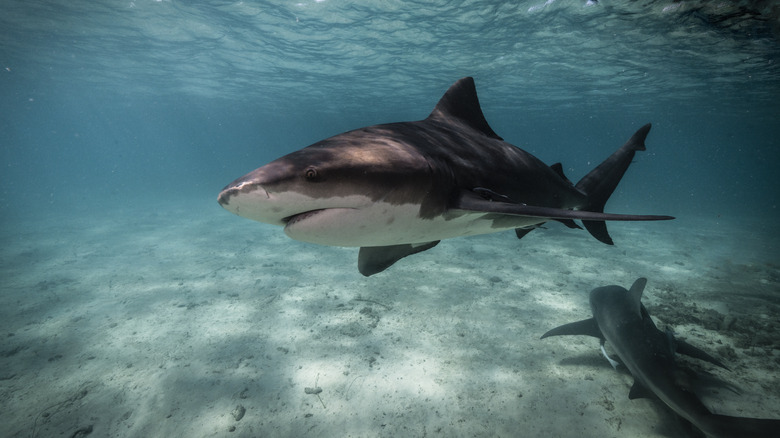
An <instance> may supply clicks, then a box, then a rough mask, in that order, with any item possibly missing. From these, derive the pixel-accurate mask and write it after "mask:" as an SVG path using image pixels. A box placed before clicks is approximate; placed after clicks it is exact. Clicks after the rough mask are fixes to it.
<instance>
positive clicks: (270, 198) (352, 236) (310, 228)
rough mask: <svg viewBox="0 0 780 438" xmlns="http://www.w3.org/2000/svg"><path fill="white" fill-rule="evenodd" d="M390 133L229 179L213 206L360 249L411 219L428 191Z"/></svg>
mask: <svg viewBox="0 0 780 438" xmlns="http://www.w3.org/2000/svg"><path fill="white" fill-rule="evenodd" d="M398 129H399V127H398V126H393V125H378V126H374V127H370V128H364V129H359V130H355V131H350V132H347V133H344V134H340V135H337V136H334V137H331V138H328V139H326V140H323V141H320V142H318V143H315V144H313V145H311V146H309V147H306V148H303V149H301V150H299V151H296V152H293V153H291V154H289V155H285V156H283V157H281V158H279V159H277V160H275V161H272V162H270V163H268V164H266V165H265V166H262V167H260V168H258V169H256V170H254V171H252V172H250V173H248V174H246V175H244V176H242V177H240V178H238V179H236V180H235V181H233V182H232V183H230V184H228V185H227V186H226V187H225V188H224V189H222V191H221V192H220V194H219V197H218V201H219V203H220V205H222V207H224V208H225V209H227V210H229V211H231V212H233V213H235V214H237V215H239V216H242V217H245V218H248V219H252V220H256V221H259V222H264V223H268V224H272V225H278V226H283V227H284V229H285V233H286V234H287V235H288V236H290V237H292V238H293V239H296V240H301V241H305V242H312V243H319V244H324V245H335V246H360V245H362V244H363V242H364V240H365V239H366V238H369V239H374V238H375V236H376V235H377V234H378V233H380V231H384V234H387V226H388V225H390V223H392V222H393V220H394V219H395V217H396V216H403V215H414V216H416V215H418V214H419V210H420V208H421V204H422V202H423V200H424V198H425V197H426V195H427V194H428V192H429V187H430V185H431V180H432V179H431V178H430V177H429V169H428V168H427V164H426V160H425V159H424V158H423V157H422V156H421V155H420V154H419V152H417V151H416V150H415V149H414V148H412V147H410V146H409V145H407V144H405V143H404V142H403V141H402V140H394V139H399V138H402V136H399V135H397V134H398V133H397V132H395V131H397V130H398ZM393 211H394V212H396V214H395V216H394V214H393V213H392V212H393Z"/></svg>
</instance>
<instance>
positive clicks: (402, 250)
mask: <svg viewBox="0 0 780 438" xmlns="http://www.w3.org/2000/svg"><path fill="white" fill-rule="evenodd" d="M438 243H439V241H438V240H437V241H435V242H426V243H420V244H411V243H404V244H401V245H390V246H364V247H362V248H360V252H359V253H358V270H359V271H360V273H361V274H363V275H365V276H366V277H368V276H370V275H374V274H377V273H380V272H382V271H384V270H385V269H387V268H389V267H390V266H392V265H393V263H395V262H397V261H398V260H401V259H402V258H404V257H406V256H408V255H412V254H417V253H418V252H423V251H425V250H427V249H431V248H433V247H434V246H436V245H437V244H438Z"/></svg>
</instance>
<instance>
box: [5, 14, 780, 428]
mask: <svg viewBox="0 0 780 438" xmlns="http://www.w3.org/2000/svg"><path fill="white" fill-rule="evenodd" d="M0 64H1V65H0V96H2V98H1V99H0V114H1V115H0V154H1V155H0V157H1V158H2V161H1V163H2V172H0V225H1V226H0V412H2V414H0V415H2V421H0V435H2V436H19V437H21V436H33V437H35V436H39V437H43V436H60V435H64V436H86V435H89V434H92V436H313V435H316V436H430V435H438V436H520V435H523V434H525V435H526V436H583V435H585V436H596V435H598V436H604V434H607V435H610V436H612V435H628V436H687V435H686V434H687V433H688V432H687V429H686V428H685V427H684V426H683V425H681V424H680V423H679V422H678V421H677V420H675V417H674V415H673V413H671V412H670V411H668V410H666V409H664V408H662V407H660V405H659V404H658V403H654V402H653V401H649V400H628V398H627V393H628V389H629V388H630V385H631V378H630V376H629V375H628V374H627V373H625V372H624V373H619V372H618V373H616V372H614V371H613V370H612V368H611V367H609V365H608V364H607V362H606V361H604V360H603V358H601V357H599V353H598V349H597V347H598V345H597V341H593V340H590V339H576V338H572V339H565V338H556V339H551V340H545V341H539V340H538V338H539V336H540V335H541V334H542V333H544V332H545V331H547V330H548V329H550V328H552V327H555V326H557V325H560V324H563V323H566V322H571V321H576V320H579V319H584V318H586V317H588V316H589V307H588V304H587V292H588V291H590V290H591V289H593V288H594V287H598V286H603V285H605V284H620V285H623V286H625V287H628V286H630V284H631V283H632V282H633V280H635V279H636V278H637V277H639V276H647V277H648V278H649V283H648V289H647V290H646V296H645V298H644V301H645V304H647V305H648V308H649V309H650V312H651V314H652V315H653V316H654V317H655V318H657V320H659V321H662V322H664V323H666V324H670V325H671V326H672V327H674V329H675V331H676V332H677V333H678V334H682V335H684V336H686V337H687V338H688V339H689V340H690V341H691V342H692V343H693V342H695V343H697V345H699V346H700V347H702V348H703V349H705V350H707V351H710V352H711V353H713V354H715V355H718V357H720V358H722V359H723V360H724V361H727V362H728V364H729V365H730V367H731V368H732V370H733V371H732V372H731V373H727V372H724V373H719V372H718V373H719V374H718V376H719V377H721V378H723V379H724V380H727V381H729V382H733V383H734V384H735V385H737V386H739V387H740V388H741V389H742V391H741V395H740V396H735V395H733V394H732V395H731V396H730V398H728V397H726V396H724V395H723V394H721V396H720V397H721V398H727V400H723V399H717V400H716V401H714V402H713V406H714V407H713V409H714V410H719V411H722V412H729V413H730V414H731V415H741V416H756V417H772V418H778V415H777V412H780V392H778V387H780V385H778V378H780V343H778V341H777V339H778V335H780V322H779V321H780V319H778V318H780V249H779V248H780V225H778V224H779V223H780V210H779V209H778V203H779V202H780V178H779V177H778V172H777V163H778V162H780V141H779V140H778V138H780V135H779V134H780V123H778V121H780V6H778V4H777V3H776V2H771V1H734V2H725V1H724V2H704V1H702V2H697V1H643V2H636V1H631V2H612V1H606V0H603V1H598V2H596V1H573V0H572V1H567V0H547V1H544V0H531V1H516V2H502V3H496V2H485V1H446V2H445V1H435V2H409V1H361V2H349V1H335V0H317V1H310V0H303V1H297V2H296V1H291V2H277V1H271V2H255V1H202V2H185V1H152V0H135V1H126V0H124V1H97V2H96V1H84V0H72V1H68V2H57V1H51V0H48V1H44V0H41V1H21V0H4V1H3V3H2V5H0ZM464 76H472V77H474V79H475V81H476V86H477V91H478V94H479V98H480V102H481V104H482V108H483V112H484V113H485V116H486V118H487V120H488V121H489V123H490V125H491V127H492V128H493V129H494V130H495V131H496V132H497V133H498V134H499V135H501V136H502V137H503V138H504V139H506V140H507V141H508V142H510V143H512V144H515V145H517V146H519V147H521V148H523V149H525V150H527V151H529V152H531V153H532V154H534V155H536V156H537V157H539V158H540V159H542V160H543V161H545V162H546V163H550V164H552V163H555V162H562V163H563V167H564V170H565V172H566V174H567V176H568V177H569V178H570V179H571V180H573V181H576V180H578V179H579V178H580V177H581V176H583V175H585V174H586V173H587V172H588V171H589V170H590V169H592V168H593V167H594V166H595V165H597V164H598V163H599V162H601V160H603V159H604V158H605V157H606V156H608V155H609V154H610V153H611V152H612V151H613V150H615V149H616V148H617V147H619V146H620V145H622V144H623V143H624V142H625V141H626V140H627V139H628V138H629V137H630V135H631V134H632V133H633V132H634V131H635V130H636V129H638V128H639V127H640V126H642V125H644V124H645V123H648V122H652V123H653V128H652V130H651V131H650V134H649V136H648V139H647V151H645V152H641V153H638V154H637V156H636V159H635V162H634V163H633V164H632V166H631V168H630V169H629V171H628V173H627V174H626V176H625V177H624V179H623V181H622V183H621V185H620V186H619V187H618V189H617V191H616V192H615V194H614V195H613V196H612V198H611V199H610V202H609V203H608V204H607V208H606V211H608V212H615V213H635V214H665V215H672V216H675V217H676V218H677V219H676V220H674V221H670V222H663V223H620V224H610V232H611V234H612V236H613V237H614V239H615V242H616V246H615V247H607V246H605V245H602V244H600V243H599V242H597V241H595V240H594V239H592V238H591V237H590V236H589V235H588V233H587V232H584V231H577V230H569V229H566V228H565V227H563V226H561V225H560V224H550V225H548V226H547V228H545V229H541V230H538V231H534V232H533V233H531V234H529V236H527V237H525V238H524V239H523V240H522V241H519V242H518V241H517V240H516V239H515V238H514V235H513V234H512V233H502V234H495V235H487V236H476V237H470V238H459V239H451V240H448V241H444V242H442V243H441V244H440V245H439V246H438V247H437V248H434V249H432V250H430V251H428V252H425V253H422V254H419V255H415V256H412V257H410V258H408V259H405V260H403V261H401V262H399V263H398V264H397V265H396V266H393V267H392V268H390V269H389V270H388V271H386V272H384V273H382V274H378V275H376V276H374V277H369V278H364V277H362V276H361V275H360V274H359V273H358V272H357V269H356V262H355V260H356V250H354V249H350V248H332V247H322V246H316V245H310V244H305V243H301V242H296V241H293V240H291V239H288V238H287V237H286V236H285V235H284V234H283V232H282V230H281V229H278V228H275V227H272V226H269V225H264V224H259V223H255V222H251V221H248V220H246V219H243V218H240V217H236V216H234V215H232V214H230V213H228V212H227V211H225V210H223V209H222V208H220V206H219V205H218V204H217V202H216V196H217V194H218V193H219V191H220V189H221V188H222V187H224V186H225V185H226V184H227V183H229V182H230V181H232V180H233V179H235V178H237V177H239V176H241V175H243V174H245V173H246V172H248V171H250V170H252V169H254V168H256V167H259V166H261V165H263V164H265V163H267V162H268V161H271V160H273V159H275V158H277V157H279V156H281V155H284V154H287V153H289V152H292V151H295V150H297V149H300V148H302V147H304V146H307V145H309V144H311V143H313V142H315V141H318V140H320V139H323V138H326V137H329V136H332V135H335V134H338V133H340V132H343V131H346V130H350V129H355V128H359V127H362V126H367V125H373V124H378V123H386V122H396V121H408V120H419V119H422V118H425V117H426V116H427V115H428V114H429V113H430V111H431V110H432V109H433V106H434V105H435V103H436V102H437V100H438V99H439V98H440V97H441V95H442V94H443V93H444V92H445V91H446V89H447V88H448V87H449V86H450V85H451V84H452V83H453V82H455V81H456V80H457V79H459V78H461V77H464ZM590 341H593V342H590ZM709 371H711V372H716V371H714V370H709ZM306 388H310V389H312V388H321V389H322V392H321V393H316V394H315V392H316V391H313V390H310V391H306Z"/></svg>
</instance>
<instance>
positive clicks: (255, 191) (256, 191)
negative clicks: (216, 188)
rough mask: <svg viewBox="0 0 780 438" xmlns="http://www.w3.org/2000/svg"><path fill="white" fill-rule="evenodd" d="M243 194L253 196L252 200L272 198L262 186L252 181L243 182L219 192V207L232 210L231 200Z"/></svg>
mask: <svg viewBox="0 0 780 438" xmlns="http://www.w3.org/2000/svg"><path fill="white" fill-rule="evenodd" d="M242 194H251V196H252V198H259V199H270V198H271V196H270V195H269V194H268V191H267V190H266V189H265V188H263V186H261V185H260V184H257V183H253V182H250V181H241V182H234V183H232V184H229V185H228V186H227V187H225V188H224V189H222V191H221V192H219V196H217V202H219V205H221V206H223V207H225V208H227V209H228V210H230V208H228V205H229V204H230V201H231V199H233V198H234V197H238V196H240V195H242Z"/></svg>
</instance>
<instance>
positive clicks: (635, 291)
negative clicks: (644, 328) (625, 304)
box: [628, 277, 647, 316]
mask: <svg viewBox="0 0 780 438" xmlns="http://www.w3.org/2000/svg"><path fill="white" fill-rule="evenodd" d="M646 284H647V279H646V278H644V277H640V278H637V280H636V281H635V282H634V284H633V285H631V289H629V291H628V295H629V296H630V297H631V301H632V304H633V306H634V308H635V309H636V314H637V315H640V316H641V315H642V292H644V290H645V285H646Z"/></svg>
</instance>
